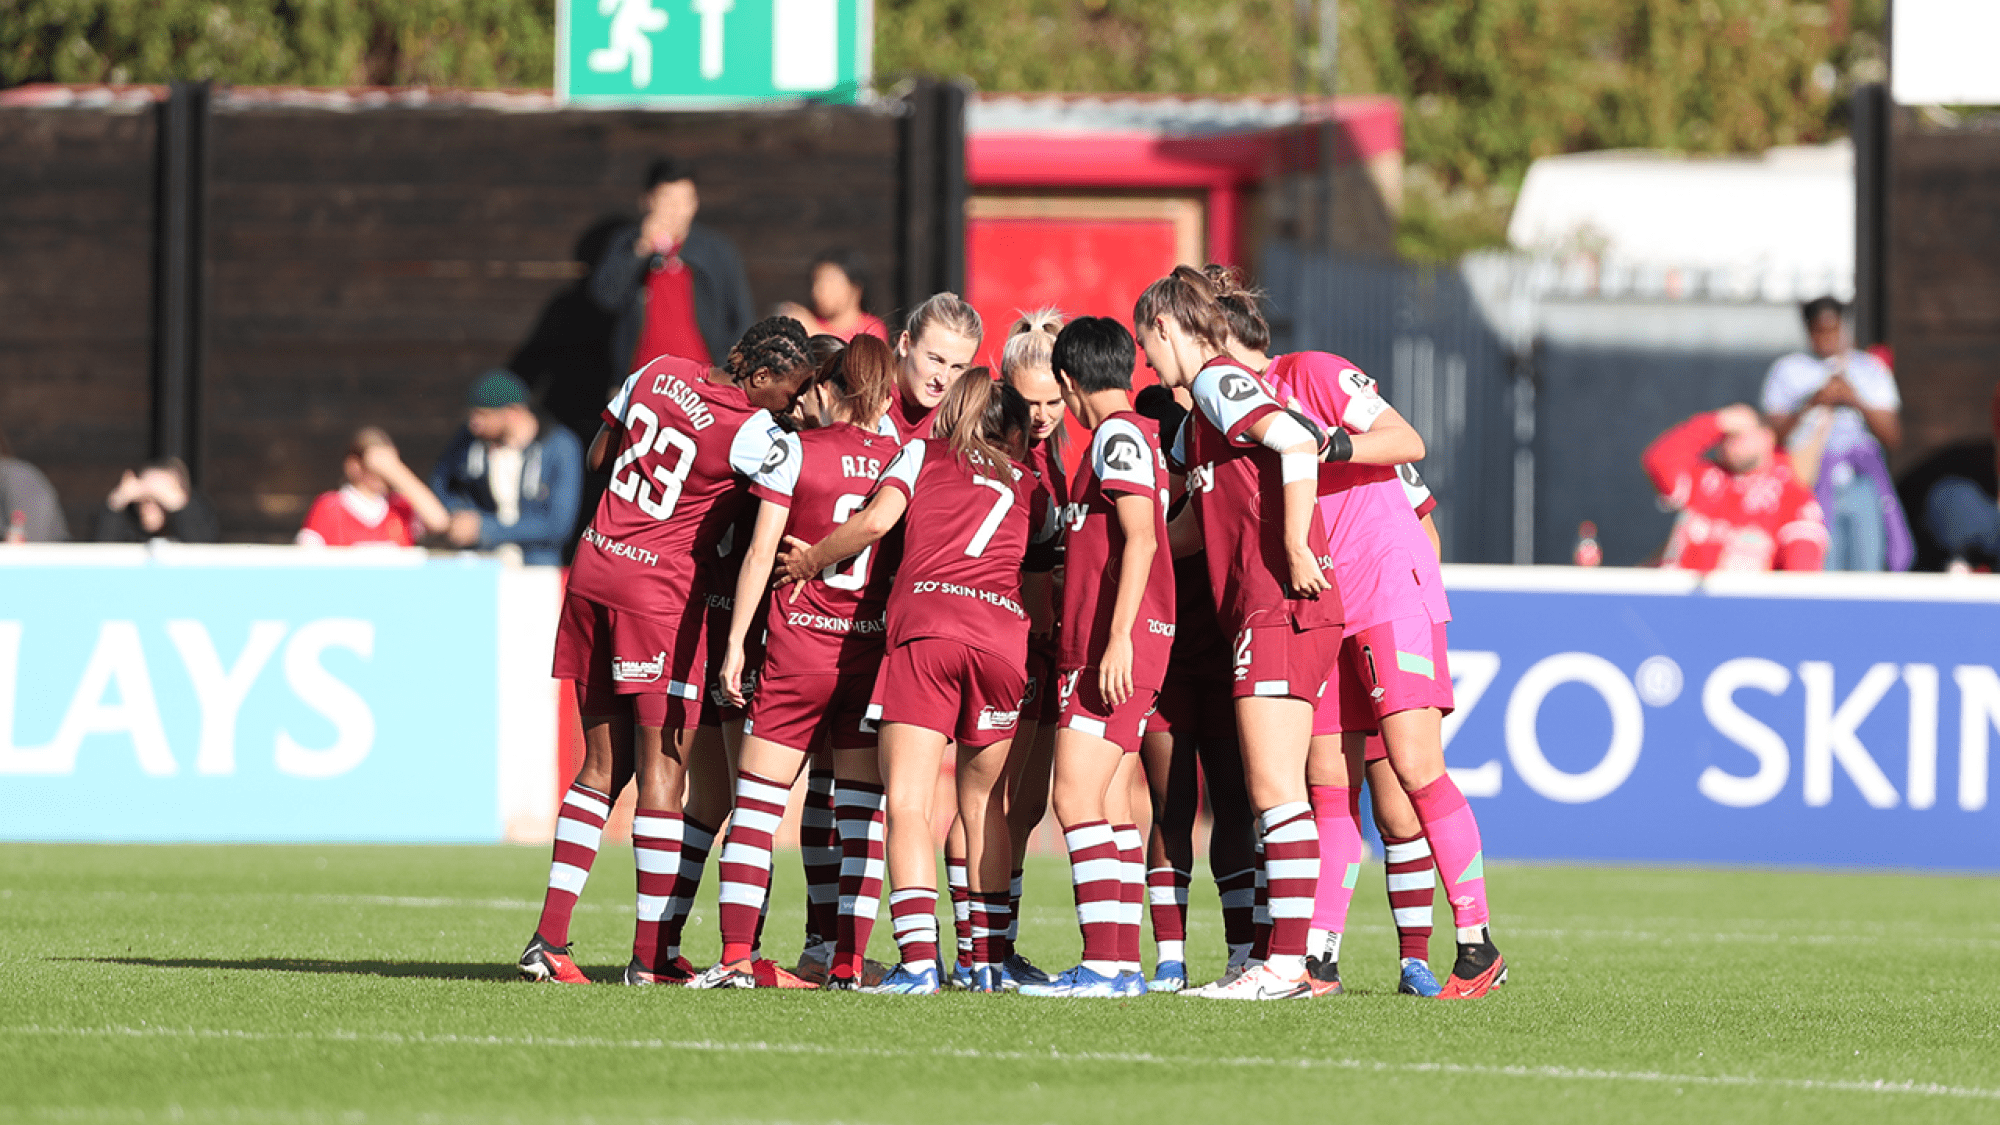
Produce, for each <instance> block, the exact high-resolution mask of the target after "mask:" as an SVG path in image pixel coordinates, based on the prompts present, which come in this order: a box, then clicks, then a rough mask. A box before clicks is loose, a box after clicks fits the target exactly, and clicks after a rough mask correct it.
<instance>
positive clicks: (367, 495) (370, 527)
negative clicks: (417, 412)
mask: <svg viewBox="0 0 2000 1125" xmlns="http://www.w3.org/2000/svg"><path fill="white" fill-rule="evenodd" d="M340 469H341V472H342V473H344V474H346V476H347V483H346V484H344V485H342V486H341V487H340V488H339V489H338V490H337V491H334V492H322V493H320V494H319V499H317V500H314V501H313V505H312V507H311V508H310V509H308V510H307V512H306V522H305V525H304V526H303V527H301V528H299V534H298V542H299V545H300V546H304V547H356V546H361V545H363V544H375V545H387V546H393V547H414V546H416V545H417V543H418V542H419V541H420V540H422V539H423V537H424V536H426V535H429V534H431V533H432V532H436V531H442V530H444V528H445V527H446V525H448V524H449V523H450V522H451V514H450V513H449V512H446V511H445V510H444V505H443V504H441V503H439V502H438V498H437V496H436V495H435V494H433V493H432V492H431V490H430V488H429V487H427V486H426V485H425V484H424V482H423V481H421V480H418V479H417V474H415V473H413V472H411V471H410V467H409V466H408V465H405V464H403V459H402V458H401V457H400V456H398V455H397V453H396V444H395V443H394V442H392V441H390V440H389V435H388V434H386V433H384V432H382V431H381V430H379V429H377V428H375V427H374V426H368V427H366V428H364V429H362V430H360V431H358V432H356V433H355V435H354V442H353V444H351V445H349V446H348V448H347V457H346V458H345V459H344V460H342V461H341V463H340Z"/></svg>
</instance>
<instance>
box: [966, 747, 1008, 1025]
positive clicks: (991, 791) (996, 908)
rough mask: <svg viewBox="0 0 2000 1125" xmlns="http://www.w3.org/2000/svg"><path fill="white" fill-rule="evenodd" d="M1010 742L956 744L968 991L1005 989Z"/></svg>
mask: <svg viewBox="0 0 2000 1125" xmlns="http://www.w3.org/2000/svg"><path fill="white" fill-rule="evenodd" d="M1010 745H1011V740H1010V739H1004V738H1003V739H1001V740H999V741H998V742H991V743H988V744H986V745H984V746H972V745H968V744H967V743H966V742H965V741H964V740H961V741H960V742H959V743H958V769H957V773H956V775H955V778H954V780H955V782H956V787H957V796H958V809H959V819H960V821H961V822H962V823H963V824H964V826H965V836H966V851H967V856H966V860H967V862H966V868H967V871H966V874H967V882H968V883H969V884H970V886H969V888H968V889H969V891H970V894H969V896H968V905H969V907H970V910H969V914H970V921H971V934H972V948H971V951H970V952H971V955H972V972H971V976H970V980H969V982H968V987H970V988H973V989H975V990H977V991H980V992H997V991H1000V990H1001V989H1002V988H1003V987H1004V985H1003V983H1002V981H1001V978H1000V965H1001V963H1002V962H1004V961H1005V960H1006V941H1007V922H1008V917H1009V915H1010V914H1011V913H1012V909H1011V907H1010V905H1009V896H1008V886H1007V884H1008V874H1009V872H1010V870H1011V869H1012V867H1013V862H1014V849H1013V840H1012V837H1011V835H1010V834H1009V833H1008V831H1007V751H1008V748H1009V746H1010Z"/></svg>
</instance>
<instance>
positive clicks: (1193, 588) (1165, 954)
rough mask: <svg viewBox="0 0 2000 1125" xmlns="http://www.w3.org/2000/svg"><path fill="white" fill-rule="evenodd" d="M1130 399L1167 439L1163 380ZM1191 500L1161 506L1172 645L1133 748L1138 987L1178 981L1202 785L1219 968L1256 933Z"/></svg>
mask: <svg viewBox="0 0 2000 1125" xmlns="http://www.w3.org/2000/svg"><path fill="white" fill-rule="evenodd" d="M1135 409H1137V410H1138V412H1139V413H1141V414H1144V415H1145V416H1146V417H1148V418H1151V419H1153V420H1154V421H1155V422H1156V423H1158V425H1159V427H1160V443H1161V445H1162V446H1171V445H1172V444H1173V441H1174V437H1175V436H1176V435H1177V434H1178V433H1179V431H1180V427H1181V426H1182V425H1183V424H1184V423H1185V422H1186V421H1187V416H1188V412H1187V410H1186V408H1184V407H1182V406H1181V405H1180V404H1179V403H1177V402H1175V401H1174V396H1173V392H1171V391H1169V390H1167V389H1166V388H1165V387H1148V388H1146V389H1145V390H1142V391H1140V392H1139V394H1138V397H1137V399H1136V400H1135ZM1190 499H1191V497H1190V495H1189V493H1188V492H1187V491H1186V490H1185V489H1184V490H1183V491H1182V492H1181V494H1180V495H1179V496H1178V497H1175V498H1174V500H1173V501H1172V503H1171V504H1170V505H1169V506H1168V509H1167V520H1168V524H1167V533H1168V537H1169V540H1170V542H1171V544H1172V547H1173V554H1174V643H1173V649H1172V651H1171V653H1170V654H1169V655H1168V657H1167V671H1166V676H1165V678H1164V680H1163V681H1162V683H1161V685H1160V701H1159V707H1158V709H1157V710H1155V711H1154V712H1153V714H1152V715H1151V716H1150V717H1148V718H1147V720H1146V739H1145V741H1144V742H1143V743H1141V745H1140V750H1139V754H1140V758H1141V761H1142V762H1143V763H1144V766H1145V771H1146V781H1147V784H1148V786H1149V787H1150V789H1151V791H1152V799H1153V826H1152V833H1151V836H1150V838H1149V839H1148V841H1147V852H1146V864H1147V871H1146V891H1147V896H1148V899H1149V902H1150V909H1151V914H1152V920H1153V940H1154V942H1155V944H1156V947H1157V952H1158V956H1157V958H1156V963H1155V965H1154V967H1153V978H1152V980H1150V981H1149V982H1147V986H1146V987H1147V988H1148V989H1149V990H1151V991H1154V992H1179V991H1181V990H1182V989H1184V988H1186V987H1187V982H1188V981H1187V953H1186V942H1187V903H1188V884H1189V882H1190V880H1191V871H1192V869H1193V867H1194V822H1195V816H1196V813H1197V811H1198V805H1199V794H1200V792H1201V791H1203V790H1204V789H1205V790H1206V792H1207V794H1208V806H1209V812H1210V814H1211V816H1212V818H1213V819H1212V823H1211V824H1210V826H1209V838H1208V864H1209V869H1210V871H1211V873H1212V874H1213V875H1214V878H1215V890H1216V894H1217V896H1218V897H1219V898H1220V899H1221V901H1222V933H1223V940H1224V941H1225V942H1226V943H1227V946H1228V952H1229V962H1228V970H1227V972H1225V974H1224V975H1225V976H1231V974H1240V973H1241V972H1242V971H1243V970H1244V969H1245V968H1246V967H1247V966H1248V963H1249V960H1250V953H1251V948H1252V946H1253V944H1254V943H1255V941H1256V919H1255V914H1256V894H1257V884H1258V880H1259V878H1260V875H1261V870H1260V868H1259V867H1258V863H1257V833H1256V827H1255V819H1256V818H1255V817H1254V815H1253V814H1252V813H1251V811H1250V798H1249V795H1248V794H1247V793H1245V792H1244V789H1243V758H1242V755H1241V754H1240V753H1239V752H1238V749H1237V738H1236V708H1235V704H1234V701H1233V700H1232V699H1231V697H1230V693H1231V676H1230V659H1231V650H1230V644H1229V638H1228V637H1227V636H1225V635H1224V634H1223V632H1222V626H1221V625H1220V623H1218V622H1217V620H1216V616H1215V595H1214V593H1213V592H1212V591H1211V590H1210V589H1209V585H1208V562H1207V557H1206V555H1205V554H1204V552H1203V550H1202V543H1201V534H1200V529H1199V528H1197V527H1194V526H1193V521H1192V520H1190V519H1184V518H1180V517H1181V516H1182V513H1183V512H1184V511H1185V509H1186V506H1187V504H1188V503H1189V501H1190ZM1197 764H1199V766H1200V771H1201V772H1200V783H1201V784H1200V785H1198V784H1197V780H1196V774H1195V768H1196V765H1197ZM1231 979H1234V977H1233V976H1231Z"/></svg>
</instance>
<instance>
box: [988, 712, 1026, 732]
mask: <svg viewBox="0 0 2000 1125" xmlns="http://www.w3.org/2000/svg"><path fill="white" fill-rule="evenodd" d="M1020 722H1021V712H1020V710H1019V709H1018V708H1016V709H1015V710H1012V711H1002V710H1000V709H999V708H998V707H981V708H980V709H979V722H978V727H979V729H980V730H1013V729H1014V728H1015V727H1016V726H1018V725H1019V724H1020Z"/></svg>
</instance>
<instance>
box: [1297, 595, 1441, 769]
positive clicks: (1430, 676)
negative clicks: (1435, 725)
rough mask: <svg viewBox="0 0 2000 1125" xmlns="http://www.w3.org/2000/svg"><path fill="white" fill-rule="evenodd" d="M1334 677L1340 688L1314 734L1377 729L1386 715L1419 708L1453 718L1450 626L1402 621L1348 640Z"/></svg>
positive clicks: (1329, 696) (1317, 714)
mask: <svg viewBox="0 0 2000 1125" xmlns="http://www.w3.org/2000/svg"><path fill="white" fill-rule="evenodd" d="M1335 674H1336V676H1337V677H1338V679H1339V684H1338V686H1337V688H1336V690H1333V691H1329V692H1327V693H1326V695H1325V696H1323V697H1322V698H1321V699H1320V701H1319V707H1318V709H1317V710H1316V711H1314V712H1313V733H1314V734H1315V735H1322V734H1339V733H1342V732H1344V731H1378V730H1380V729H1382V717H1383V716H1384V715H1393V714H1395V713H1396V712H1398V711H1413V710H1416V709H1417V708H1419V707H1435V708H1437V709H1438V710H1440V711H1442V712H1444V713H1445V714H1447V715H1449V714H1451V708H1452V695H1451V667H1450V665H1448V664H1447V663H1446V661H1445V627H1444V626H1443V625H1441V624H1434V623H1432V621H1431V619H1430V618H1428V617H1398V618H1396V619H1395V620H1394V621H1385V622H1383V623H1382V624H1380V625H1371V626H1369V627H1368V628H1366V629H1363V630H1361V631H1360V632H1359V633H1356V634H1354V635H1353V636H1351V637H1348V638H1346V639H1345V640H1344V641H1342V642H1341V646H1340V667H1339V668H1338V670H1337V671H1336V673H1335ZM1386 753H1387V751H1384V754H1386ZM1371 760H1372V759H1371Z"/></svg>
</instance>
